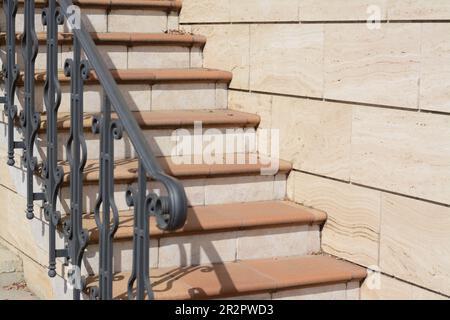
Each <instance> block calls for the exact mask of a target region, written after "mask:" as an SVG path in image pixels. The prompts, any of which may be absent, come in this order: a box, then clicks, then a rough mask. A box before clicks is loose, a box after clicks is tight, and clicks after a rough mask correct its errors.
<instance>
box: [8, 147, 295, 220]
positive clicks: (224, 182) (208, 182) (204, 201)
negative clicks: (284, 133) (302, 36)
mask: <svg viewBox="0 0 450 320" xmlns="http://www.w3.org/2000/svg"><path fill="white" fill-rule="evenodd" d="M234 156H236V155H234ZM176 158H177V157H175V160H173V159H170V158H167V157H157V159H158V161H159V162H160V164H161V166H162V168H164V169H165V170H166V172H168V174H170V175H174V176H175V177H177V178H178V179H179V180H180V182H181V184H182V185H183V187H184V189H185V191H186V196H187V200H188V203H189V204H190V205H191V206H201V205H211V204H225V203H241V202H254V201H270V200H283V199H285V197H286V179H287V174H288V173H289V171H290V169H291V165H290V163H287V162H285V161H282V160H278V159H266V158H264V157H259V158H257V157H256V159H257V163H251V162H250V161H249V160H248V159H249V156H248V155H247V158H246V159H245V156H244V157H242V159H243V160H244V161H242V163H243V164H237V163H238V162H234V163H236V164H226V162H225V164H212V165H209V164H205V163H200V164H195V162H193V163H194V164H186V163H185V164H179V165H178V164H176ZM192 158H194V160H195V157H189V160H191V161H192ZM230 159H231V156H230ZM184 160H186V158H184ZM266 160H267V162H266ZM252 161H253V157H252ZM277 162H278V163H277ZM266 163H267V164H266ZM61 164H63V165H64V170H65V172H66V174H65V182H64V184H63V185H62V188H61V190H60V192H59V199H58V202H57V209H58V210H60V211H61V213H62V214H63V215H64V213H65V212H68V211H69V208H70V189H69V187H68V185H67V179H68V172H69V166H68V165H67V163H66V164H64V163H61ZM98 164H99V163H98V160H89V161H88V163H87V166H86V170H85V177H86V178H85V179H86V181H84V183H83V192H84V196H83V211H85V212H93V208H94V206H95V202H96V199H97V197H98V191H99V185H98V175H99V171H98ZM136 171H137V161H136V160H135V159H127V160H119V161H116V168H115V170H114V173H115V180H114V181H115V186H114V198H115V201H116V205H117V208H118V210H128V209H129V207H128V205H127V203H126V201H125V192H126V190H127V188H128V187H129V186H136V183H137V181H136V178H137V174H136ZM0 184H2V185H3V186H5V187H7V188H9V189H10V190H12V191H14V192H17V193H18V195H20V196H21V197H26V190H27V184H26V172H25V170H24V169H23V167H22V165H21V160H20V157H19V156H17V157H16V164H15V165H14V166H7V167H6V168H5V172H4V174H2V175H1V176H0ZM33 188H34V190H35V192H39V190H42V188H43V180H42V179H41V178H40V177H39V175H36V176H35V178H34V180H33ZM147 188H148V190H150V191H152V192H155V193H159V194H160V195H165V194H166V192H165V188H164V187H163V186H162V185H161V184H160V183H158V182H154V181H149V182H148V187H147ZM39 205H40V202H36V206H39Z"/></svg>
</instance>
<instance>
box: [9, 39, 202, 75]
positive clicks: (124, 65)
mask: <svg viewBox="0 0 450 320" xmlns="http://www.w3.org/2000/svg"><path fill="white" fill-rule="evenodd" d="M91 36H92V38H93V40H94V42H95V43H96V44H97V48H98V49H99V51H100V53H101V54H102V56H103V57H105V62H106V64H107V66H108V67H109V68H111V69H142V68H201V67H202V66H203V56H202V52H203V47H204V45H205V43H206V38H205V37H202V36H197V35H192V34H187V33H184V34H183V33H180V32H172V33H133V32H111V33H91ZM5 37H6V34H5V33H0V47H1V51H0V55H2V60H4V59H5V54H6V49H5V41H6V40H5ZM21 37H22V34H21V33H18V34H17V35H16V38H17V47H16V50H17V54H16V56H17V57H16V59H17V63H18V64H19V66H20V69H21V70H23V69H24V62H23V57H22V50H21V45H20V40H21ZM37 38H38V41H39V44H40V45H39V49H38V55H37V58H36V61H35V66H36V68H37V69H45V68H46V65H47V56H46V51H47V48H46V38H47V35H46V33H43V32H39V33H38V34H37ZM72 40H73V34H72V33H59V34H58V44H59V45H58V63H59V67H60V68H61V69H62V68H63V66H64V62H65V61H66V59H68V58H71V57H72Z"/></svg>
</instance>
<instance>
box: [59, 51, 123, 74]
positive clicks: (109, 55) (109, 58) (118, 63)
mask: <svg viewBox="0 0 450 320" xmlns="http://www.w3.org/2000/svg"><path fill="white" fill-rule="evenodd" d="M97 49H98V50H99V52H100V54H101V56H102V58H103V61H104V62H105V63H106V66H107V67H108V68H110V69H127V68H128V61H127V60H128V53H127V47H126V46H116V45H101V46H97ZM72 50H73V49H72V46H67V45H64V46H63V48H62V59H61V60H62V65H64V62H65V61H66V59H68V58H72V57H73V51H72ZM83 58H84V59H86V57H85V55H84V54H83Z"/></svg>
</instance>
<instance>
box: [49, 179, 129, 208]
mask: <svg viewBox="0 0 450 320" xmlns="http://www.w3.org/2000/svg"><path fill="white" fill-rule="evenodd" d="M127 187H128V185H126V184H119V183H116V184H115V185H114V199H115V202H116V206H117V209H118V210H119V211H120V210H128V209H129V207H128V205H127V204H126V201H125V192H126V191H127ZM98 194H99V186H98V185H95V184H93V185H85V186H83V212H89V213H93V212H94V208H95V203H96V201H97V198H98ZM56 208H57V210H59V211H61V213H62V214H64V213H67V212H70V190H69V188H68V187H62V188H61V191H60V192H59V196H58V202H57V204H56Z"/></svg>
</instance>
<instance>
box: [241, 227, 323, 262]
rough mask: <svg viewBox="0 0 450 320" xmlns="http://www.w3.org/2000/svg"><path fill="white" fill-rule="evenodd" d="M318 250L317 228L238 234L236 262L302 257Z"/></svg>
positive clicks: (290, 228)
mask: <svg viewBox="0 0 450 320" xmlns="http://www.w3.org/2000/svg"><path fill="white" fill-rule="evenodd" d="M319 250H320V234H319V227H318V226H308V225H306V226H290V227H283V228H270V229H261V230H245V231H240V232H239V233H238V239H237V259H238V260H250V259H266V258H277V257H292V256H303V255H308V254H312V253H316V252H318V251H319Z"/></svg>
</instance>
